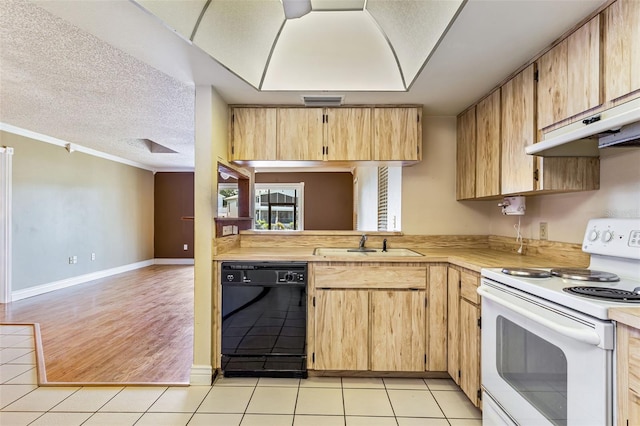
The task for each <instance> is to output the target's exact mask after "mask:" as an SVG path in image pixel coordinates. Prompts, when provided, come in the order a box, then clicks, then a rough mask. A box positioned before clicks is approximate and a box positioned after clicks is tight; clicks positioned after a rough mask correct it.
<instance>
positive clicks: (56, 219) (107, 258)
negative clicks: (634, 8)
mask: <svg viewBox="0 0 640 426" xmlns="http://www.w3.org/2000/svg"><path fill="white" fill-rule="evenodd" d="M0 135H1V136H2V142H1V144H2V145H7V146H11V147H13V148H14V149H15V151H14V155H13V283H12V288H13V290H20V289H25V288H29V287H34V286H37V285H42V284H46V283H50V282H53V281H58V280H62V279H65V278H70V277H75V276H78V275H83V274H87V273H91V272H96V271H100V270H104V269H109V268H114V267H117V266H122V265H127V264H131V263H135V262H139V261H143V260H148V259H152V258H153V174H152V173H151V172H150V171H147V170H142V169H138V168H135V167H131V166H127V165H124V164H120V163H116V162H113V161H109V160H105V159H102V158H98V157H94V156H90V155H87V154H83V153H80V152H74V153H71V154H70V153H68V152H67V151H66V150H65V149H64V148H62V147H59V146H55V145H51V144H47V143H44V142H39V141H36V140H33V139H30V138H26V137H23V136H18V135H14V134H11V133H6V132H1V133H0ZM91 253H95V254H96V260H95V261H92V260H91ZM70 256H77V257H78V263H76V264H73V265H70V264H69V257H70Z"/></svg>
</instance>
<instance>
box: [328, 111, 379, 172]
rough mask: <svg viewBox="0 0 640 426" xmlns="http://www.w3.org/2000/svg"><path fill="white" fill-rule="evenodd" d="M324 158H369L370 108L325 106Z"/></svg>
mask: <svg viewBox="0 0 640 426" xmlns="http://www.w3.org/2000/svg"><path fill="white" fill-rule="evenodd" d="M326 117H327V118H326V121H327V123H326V126H327V139H326V149H327V151H326V158H327V160H335V161H352V160H371V156H372V153H371V108H327V110H326Z"/></svg>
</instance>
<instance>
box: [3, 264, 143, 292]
mask: <svg viewBox="0 0 640 426" xmlns="http://www.w3.org/2000/svg"><path fill="white" fill-rule="evenodd" d="M153 264H154V260H153V259H149V260H143V261H141V262H136V263H130V264H128V265H123V266H118V267H115V268H111V269H104V270H102V271H97V272H91V273H89V274H84V275H78V276H77V277H71V278H65V279H64V280H59V281H54V282H51V283H47V284H42V285H38V286H35V287H29V288H25V289H23V290H15V291H12V292H11V301H14V302H15V301H16V300H20V299H26V298H27V297H33V296H37V295H39V294H44V293H49V292H50V291H54V290H60V289H63V288H67V287H71V286H74V285H78V284H84V283H86V282H89V281H93V280H97V279H99V278H105V277H109V276H111V275H116V274H121V273H123V272H128V271H133V270H134V269H140V268H145V267H147V266H151V265H153Z"/></svg>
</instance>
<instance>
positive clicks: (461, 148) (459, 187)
mask: <svg viewBox="0 0 640 426" xmlns="http://www.w3.org/2000/svg"><path fill="white" fill-rule="evenodd" d="M456 134H457V144H456V199H457V200H469V199H473V198H475V197H476V107H475V105H474V106H472V107H471V108H469V109H468V110H466V111H465V112H463V113H462V114H460V115H459V116H458V121H457V124H456Z"/></svg>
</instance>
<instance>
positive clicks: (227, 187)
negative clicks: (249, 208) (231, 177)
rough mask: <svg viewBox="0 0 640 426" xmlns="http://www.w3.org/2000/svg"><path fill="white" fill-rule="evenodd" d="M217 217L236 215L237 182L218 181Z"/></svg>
mask: <svg viewBox="0 0 640 426" xmlns="http://www.w3.org/2000/svg"><path fill="white" fill-rule="evenodd" d="M218 217H238V183H237V182H234V183H218Z"/></svg>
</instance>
